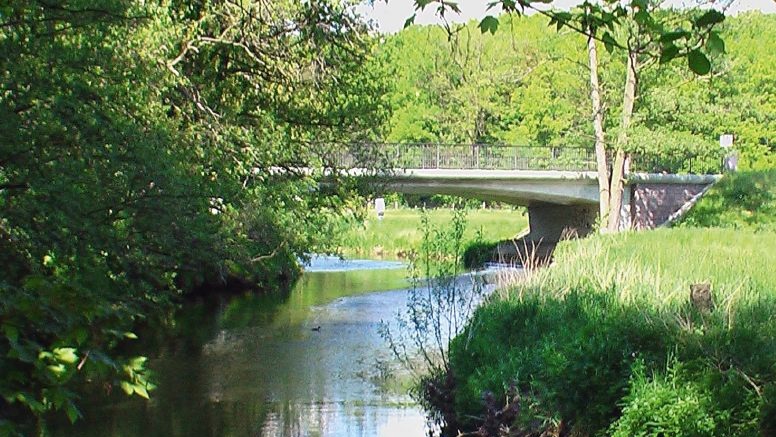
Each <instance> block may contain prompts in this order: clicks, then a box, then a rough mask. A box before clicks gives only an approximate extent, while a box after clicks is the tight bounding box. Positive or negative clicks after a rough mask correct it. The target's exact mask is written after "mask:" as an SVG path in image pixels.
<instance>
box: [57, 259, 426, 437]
mask: <svg viewBox="0 0 776 437" xmlns="http://www.w3.org/2000/svg"><path fill="white" fill-rule="evenodd" d="M405 276H406V269H405V268H403V265H402V264H401V263H398V262H390V261H344V262H343V261H340V260H337V259H335V258H327V257H317V258H314V259H313V262H312V264H311V265H310V266H309V267H308V268H307V269H306V271H305V273H304V274H303V275H302V278H301V279H300V280H299V282H298V283H297V284H296V286H295V287H294V289H293V290H292V291H291V292H290V293H284V294H269V295H255V294H246V295H244V296H237V297H233V298H230V299H222V300H220V301H218V302H217V303H213V302H212V301H211V302H204V301H203V302H193V303H189V304H186V305H185V306H184V307H183V308H182V309H181V311H180V312H179V314H178V316H177V318H176V324H175V327H174V328H173V329H172V330H171V332H170V333H169V337H171V339H165V340H164V341H159V342H158V343H159V346H158V347H156V348H155V350H153V352H148V353H147V354H148V355H149V356H150V360H149V366H150V368H151V369H152V370H153V371H154V372H155V378H154V379H155V381H157V382H158V388H157V389H156V390H154V391H153V392H152V394H151V400H150V401H146V400H143V399H140V398H137V397H134V398H127V397H125V396H123V394H117V393H113V395H111V396H109V401H104V400H99V401H92V402H89V401H88V400H87V401H86V402H85V403H86V405H85V406H84V409H83V414H84V418H83V419H82V420H79V421H78V422H77V423H76V424H75V425H72V426H71V425H60V426H59V427H58V429H56V430H54V433H53V434H54V435H61V436H100V437H118V436H121V437H131V436H138V437H141V436H142V437H151V436H165V437H173V436H181V437H183V436H186V437H192V436H278V437H284V436H343V437H349V436H422V435H424V434H426V432H427V431H426V423H425V420H424V417H423V414H422V412H421V410H420V409H419V407H418V406H416V405H415V404H413V402H412V401H411V399H410V398H409V397H408V396H407V395H406V387H405V386H402V383H401V378H399V379H398V380H397V379H396V378H392V377H391V376H390V374H391V373H395V372H388V371H387V370H386V366H385V364H384V363H386V362H387V361H389V359H390V358H391V357H390V354H389V351H388V349H387V347H386V344H385V342H384V341H383V339H382V338H381V337H380V335H379V333H378V327H379V324H380V322H381V321H382V320H392V319H393V318H394V317H395V315H396V313H397V311H399V310H401V309H402V308H404V305H405V303H406V298H407V293H408V292H407V290H406V287H407V282H406V280H405V279H404V277H405ZM118 391H119V392H120V390H118Z"/></svg>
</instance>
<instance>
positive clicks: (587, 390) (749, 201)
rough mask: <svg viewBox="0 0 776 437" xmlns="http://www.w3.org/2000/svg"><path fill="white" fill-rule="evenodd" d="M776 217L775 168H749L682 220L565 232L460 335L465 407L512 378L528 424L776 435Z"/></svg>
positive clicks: (476, 410)
mask: <svg viewBox="0 0 776 437" xmlns="http://www.w3.org/2000/svg"><path fill="white" fill-rule="evenodd" d="M774 224H776V172H773V171H771V172H758V173H741V174H737V175H733V176H729V177H726V178H725V179H723V181H721V182H720V183H719V184H718V185H717V186H715V187H714V188H713V189H712V190H710V192H709V193H708V194H707V196H706V197H705V198H704V199H702V200H701V202H699V203H698V204H697V205H696V206H695V207H694V208H693V210H692V211H690V212H689V213H688V215H687V216H686V217H685V218H684V219H683V221H682V223H681V227H680V228H678V229H660V230H656V231H650V232H639V233H625V234H618V235H603V236H601V235H599V236H594V237H591V238H588V239H584V240H576V241H567V242H564V243H562V244H561V245H560V246H559V247H558V250H557V252H556V258H555V263H554V264H553V265H552V266H551V267H549V268H547V269H544V270H540V271H537V272H535V273H534V274H533V275H531V276H530V277H529V278H528V279H527V280H525V281H524V282H521V283H519V284H517V285H515V286H513V287H512V288H511V289H507V290H504V291H502V293H501V295H500V296H498V297H497V298H496V299H493V300H492V301H491V302H490V303H489V304H488V305H485V306H484V307H482V308H481V309H480V310H479V311H478V313H477V315H476V317H475V319H474V321H473V322H472V323H471V324H470V326H469V328H468V330H467V332H466V333H465V334H464V335H461V336H460V337H459V338H458V339H456V341H455V342H454V344H453V345H452V347H451V357H452V366H453V372H454V375H455V376H456V380H457V384H458V390H457V393H456V394H455V405H456V409H457V411H458V412H459V414H462V415H469V416H476V415H481V414H482V411H481V408H482V404H481V396H482V393H483V392H485V391H492V392H495V393H497V394H501V395H502V396H503V393H504V390H505V388H506V387H507V386H509V385H510V384H513V383H514V384H517V387H518V388H519V389H520V391H521V393H522V395H523V400H524V403H523V404H522V405H523V406H524V409H523V414H522V419H523V420H525V422H523V426H524V427H529V425H527V424H528V423H534V424H535V423H537V422H536V420H537V419H538V420H539V421H540V422H541V418H547V417H552V418H555V419H564V420H565V421H566V423H572V424H573V426H575V427H576V428H577V431H579V432H580V435H590V434H593V433H597V434H600V435H615V436H625V435H635V434H639V435H659V434H660V433H661V432H662V433H663V434H664V435H680V436H681V435H708V436H732V435H738V436H744V435H756V434H761V435H776V428H774V426H776V425H774V424H776V365H774V364H773V363H775V362H776V343H774V341H773V338H776V320H775V319H774V317H773V315H772V314H773V308H775V307H776V269H774V266H776V226H774ZM700 282H709V283H711V284H712V289H713V300H714V307H715V308H714V310H713V311H712V312H711V313H710V314H703V313H702V312H701V311H699V310H697V309H696V308H694V307H693V306H692V304H691V303H690V285H691V284H694V283H700ZM464 339H465V340H464ZM497 398H498V396H497ZM531 420H534V422H531Z"/></svg>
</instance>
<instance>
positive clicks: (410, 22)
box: [404, 14, 418, 28]
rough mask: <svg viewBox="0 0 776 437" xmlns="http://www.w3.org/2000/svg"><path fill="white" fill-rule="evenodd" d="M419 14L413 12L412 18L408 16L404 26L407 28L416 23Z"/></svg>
mask: <svg viewBox="0 0 776 437" xmlns="http://www.w3.org/2000/svg"><path fill="white" fill-rule="evenodd" d="M417 16H418V14H412V16H411V17H410V18H407V20H406V21H405V22H404V27H405V28H407V27H410V26H412V25H413V24H415V17H417Z"/></svg>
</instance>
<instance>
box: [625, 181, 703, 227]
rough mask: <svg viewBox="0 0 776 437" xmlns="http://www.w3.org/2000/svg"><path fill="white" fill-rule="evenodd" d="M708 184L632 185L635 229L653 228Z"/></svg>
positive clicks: (632, 214)
mask: <svg viewBox="0 0 776 437" xmlns="http://www.w3.org/2000/svg"><path fill="white" fill-rule="evenodd" d="M706 185H707V184H655V183H640V184H636V185H633V186H632V189H633V193H632V197H631V220H632V226H633V229H652V228H655V227H657V226H660V225H661V224H663V223H665V222H666V220H668V218H669V217H670V216H671V214H673V213H675V212H676V211H678V210H679V209H680V208H681V207H682V206H683V205H684V204H686V203H687V202H689V201H690V200H691V199H692V198H693V197H695V196H696V195H697V194H699V193H700V192H701V191H703V189H704V188H706Z"/></svg>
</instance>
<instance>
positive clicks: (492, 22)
mask: <svg viewBox="0 0 776 437" xmlns="http://www.w3.org/2000/svg"><path fill="white" fill-rule="evenodd" d="M497 30H498V18H496V17H494V16H492V15H488V16H487V17H485V18H483V19H482V21H480V31H481V32H482V33H485V32H490V33H491V34H494V33H496V31H497Z"/></svg>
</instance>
